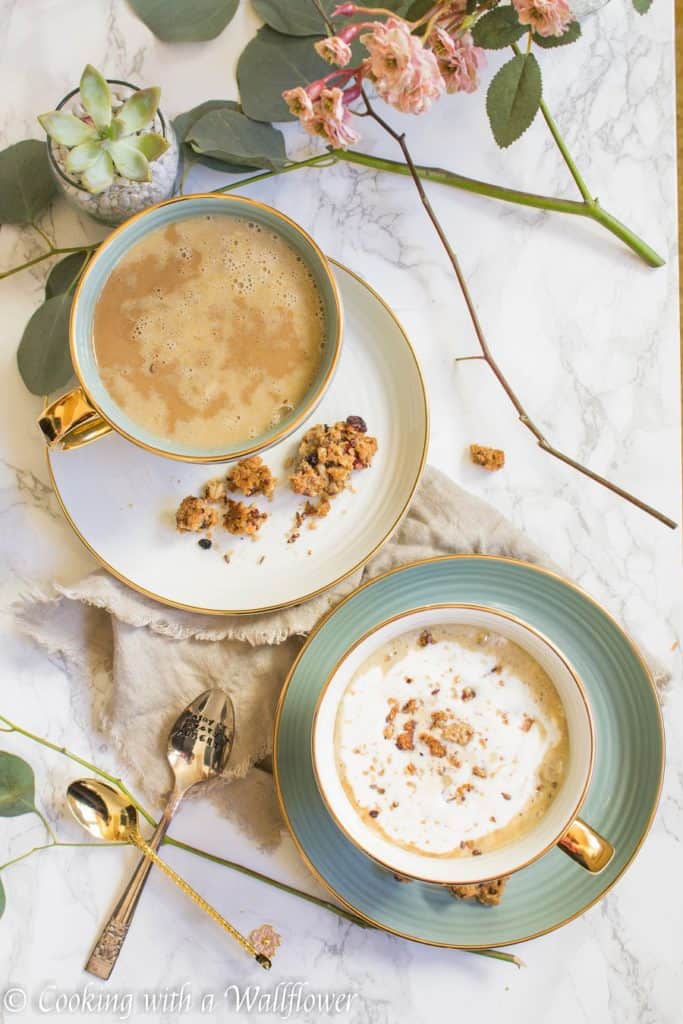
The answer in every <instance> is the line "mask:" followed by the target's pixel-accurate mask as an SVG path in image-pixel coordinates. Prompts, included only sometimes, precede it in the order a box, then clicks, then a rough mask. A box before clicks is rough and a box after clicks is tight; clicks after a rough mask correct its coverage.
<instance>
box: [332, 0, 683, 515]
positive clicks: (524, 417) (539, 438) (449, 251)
mask: <svg viewBox="0 0 683 1024" xmlns="http://www.w3.org/2000/svg"><path fill="white" fill-rule="evenodd" d="M314 2H315V3H317V0H314ZM363 100H364V102H365V105H366V112H367V114H368V116H369V117H372V118H373V120H375V121H376V122H377V124H379V125H380V127H381V128H383V129H384V131H386V132H387V133H388V134H389V135H390V136H391V138H392V139H394V141H395V142H396V143H397V144H398V146H399V147H400V149H401V152H402V154H403V158H404V160H405V162H406V165H407V167H408V170H409V172H410V175H411V177H412V179H413V181H414V183H415V187H416V189H417V191H418V194H419V196H420V199H421V201H422V205H423V206H424V208H425V210H426V212H427V216H428V217H429V219H430V221H431V222H432V225H433V226H434V229H435V231H436V233H437V235H438V237H439V240H440V242H441V244H442V246H443V248H444V250H445V252H446V255H447V256H448V259H449V262H450V264H451V266H452V268H453V272H454V273H455V276H456V278H457V280H458V284H459V285H460V290H461V292H462V295H463V298H464V300H465V305H466V307H467V312H468V314H469V317H470V320H471V322H472V326H473V328H474V333H475V335H476V337H477V341H478V342H479V346H480V348H481V353H482V356H483V358H484V359H485V360H486V362H487V363H488V366H489V368H490V369H491V371H492V372H493V374H494V375H495V377H496V379H497V380H498V382H499V384H500V385H501V387H502V388H503V390H504V391H505V394H506V395H507V396H508V398H509V399H510V402H511V403H512V405H513V407H514V409H515V411H516V413H517V416H518V418H519V420H520V422H521V423H522V424H523V425H524V426H525V427H526V428H527V430H529V431H530V432H531V433H532V434H533V436H534V437H535V438H536V443H537V444H538V446H539V448H541V449H542V450H543V451H544V452H547V453H548V454H549V455H552V456H553V458H556V459H558V460H559V461H560V462H564V463H565V465H567V466H571V467H572V468H573V469H576V470H578V472H579V473H583V475H584V476H587V477H589V478H590V479H591V480H594V481H595V482H596V483H599V484H602V486H603V487H606V488H607V489H608V490H610V491H612V492H613V493H614V494H617V495H619V497H621V498H624V499H625V500H626V501H629V502H630V503H631V504H632V505H635V506H636V507H637V508H640V509H642V511H643V512H647V513H648V514H649V515H651V516H654V518H655V519H658V520H659V522H661V523H664V524H665V525H666V526H668V527H670V528H671V529H675V528H676V525H677V524H676V523H675V522H674V520H673V519H670V518H669V517H668V516H666V515H665V514H664V513H663V512H659V511H658V510H657V509H655V508H653V507H652V506H651V505H648V504H647V503H646V502H644V501H641V499H640V498H637V497H635V495H633V494H630V493H629V492H628V491H625V490H624V489H623V488H622V487H618V486H617V485H616V484H614V483H612V482H611V481H610V480H607V478H606V477H604V476H600V474H598V473H594V472H593V470H592V469H588V467H587V466H583V465H582V464H581V463H580V462H577V461H576V459H572V458H571V457H570V456H569V455H566V454H565V453H564V452H561V451H560V450H559V449H558V448H555V447H554V445H552V444H551V443H550V442H549V441H548V439H547V438H546V437H545V435H544V434H543V432H542V431H541V429H540V427H538V426H537V425H536V424H535V423H534V421H533V420H532V419H531V417H530V416H529V415H528V413H527V411H526V409H525V408H524V406H523V405H522V402H521V401H520V399H519V398H518V397H517V394H516V393H515V391H514V389H513V387H512V385H511V384H510V382H509V381H508V379H507V377H506V376H505V374H504V373H503V371H502V370H501V368H500V366H499V365H498V363H497V362H496V360H495V359H494V357H493V355H492V353H491V350H490V348H489V345H488V342H487V340H486V336H485V334H484V330H483V328H482V325H481V323H480V321H479V317H478V315H477V311H476V309H475V307H474V303H473V301H472V296H471V294H470V291H469V288H468V286H467V282H466V280H465V276H464V274H463V272H462V268H461V266H460V261H459V260H458V257H457V256H456V254H455V252H454V250H453V248H452V246H451V244H450V242H449V241H448V238H447V237H446V233H445V231H444V229H443V227H442V226H441V223H440V221H439V219H438V217H437V216H436V213H435V212H434V209H433V207H432V204H431V203H430V201H429V197H428V196H427V193H426V192H425V189H424V186H423V184H422V181H421V179H420V175H419V174H418V171H417V168H416V166H415V164H414V163H413V158H412V156H411V154H410V150H409V149H408V145H407V143H406V138H405V135H404V134H403V133H399V132H397V131H395V130H394V128H392V126H391V125H390V124H389V123H388V122H387V121H385V120H384V118H383V117H382V116H381V115H380V114H378V113H377V111H376V110H375V108H374V107H373V106H372V104H371V103H370V100H369V99H368V96H367V94H366V93H365V92H363Z"/></svg>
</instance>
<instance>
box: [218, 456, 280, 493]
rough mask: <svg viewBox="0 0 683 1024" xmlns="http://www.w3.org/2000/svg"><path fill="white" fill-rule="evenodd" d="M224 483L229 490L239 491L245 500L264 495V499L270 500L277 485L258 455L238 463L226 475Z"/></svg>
mask: <svg viewBox="0 0 683 1024" xmlns="http://www.w3.org/2000/svg"><path fill="white" fill-rule="evenodd" d="M226 482H227V486H228V489H229V490H231V491H241V493H242V494H243V495H244V496H245V498H250V497H251V496H252V495H253V494H264V495H265V496H266V498H272V497H273V493H274V491H275V487H276V485H277V480H276V478H275V477H274V476H273V474H272V472H271V470H270V468H269V467H268V466H266V464H265V462H264V461H263V459H262V458H261V456H260V455H252V456H250V458H248V459H242V460H241V462H238V463H237V465H236V466H234V467H233V468H232V469H231V470H230V472H229V473H228V476H227V481H226Z"/></svg>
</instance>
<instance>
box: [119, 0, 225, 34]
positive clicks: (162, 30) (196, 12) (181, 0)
mask: <svg viewBox="0 0 683 1024" xmlns="http://www.w3.org/2000/svg"><path fill="white" fill-rule="evenodd" d="M129 3H130V6H131V7H132V8H133V10H134V11H135V13H136V14H137V16H138V18H140V19H141V21H144V23H145V25H146V26H147V28H148V29H150V30H151V31H152V32H153V33H154V35H155V36H156V37H157V39H161V40H162V42H164V43H203V42H206V40H208V39H215V38H216V36H219V35H220V34H221V32H222V31H223V29H224V28H225V26H226V25H227V24H228V22H229V21H231V20H232V18H233V16H234V14H235V11H236V10H237V7H238V4H239V0H129Z"/></svg>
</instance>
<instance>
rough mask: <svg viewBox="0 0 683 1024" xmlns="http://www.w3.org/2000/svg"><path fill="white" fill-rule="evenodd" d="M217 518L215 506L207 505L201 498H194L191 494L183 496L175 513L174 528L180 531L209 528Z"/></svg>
mask: <svg viewBox="0 0 683 1024" xmlns="http://www.w3.org/2000/svg"><path fill="white" fill-rule="evenodd" d="M218 519H219V515H218V512H217V510H216V509H215V508H211V506H210V505H207V503H206V501H205V500H204V499H203V498H195V497H194V496H193V495H188V496H187V497H186V498H183V500H182V501H181V502H180V505H179V506H178V509H177V511H176V514H175V523H176V528H177V529H178V530H180V532H181V533H187V532H192V533H198V532H199V531H200V530H210V529H211V527H212V526H215V525H216V523H217V522H218Z"/></svg>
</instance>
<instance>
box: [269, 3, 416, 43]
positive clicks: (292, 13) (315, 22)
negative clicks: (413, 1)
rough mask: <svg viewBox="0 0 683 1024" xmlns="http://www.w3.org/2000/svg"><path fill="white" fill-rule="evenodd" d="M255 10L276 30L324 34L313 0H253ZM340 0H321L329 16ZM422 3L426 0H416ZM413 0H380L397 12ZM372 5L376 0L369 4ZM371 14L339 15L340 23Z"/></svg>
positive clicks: (404, 8) (348, 22)
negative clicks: (347, 16)
mask: <svg viewBox="0 0 683 1024" xmlns="http://www.w3.org/2000/svg"><path fill="white" fill-rule="evenodd" d="M252 2H253V5H254V10H255V11H256V13H257V14H258V16H259V17H260V18H263V20H264V21H265V23H266V25H270V27H271V28H274V29H275V31H276V32H282V33H284V35H288V36H316V35H317V36H320V35H324V34H325V25H324V23H323V21H322V19H321V17H320V15H319V14H318V11H317V10H316V7H315V4H314V3H313V0H252ZM339 2H340V0H321V6H322V8H323V10H324V11H325V13H326V14H327V15H328V16H329V15H330V14H331V13H332V11H333V10H334V9H335V7H337V6H338V4H339ZM417 2H418V3H422V2H423V0H417ZM409 5H410V0H388V2H384V0H382V3H381V4H379V6H380V7H383V8H384V9H385V10H389V11H393V12H394V13H396V14H404V13H405V11H406V9H407V8H408V6H409ZM370 6H373V4H370ZM428 6H429V7H433V6H434V0H430V2H429V4H428ZM367 20H368V15H367V14H364V13H361V14H359V15H358V16H357V17H353V16H352V17H350V18H339V19H338V20H337V22H336V25H337V27H338V28H339V27H341V26H342V25H348V24H352V23H353V22H354V21H367Z"/></svg>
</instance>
